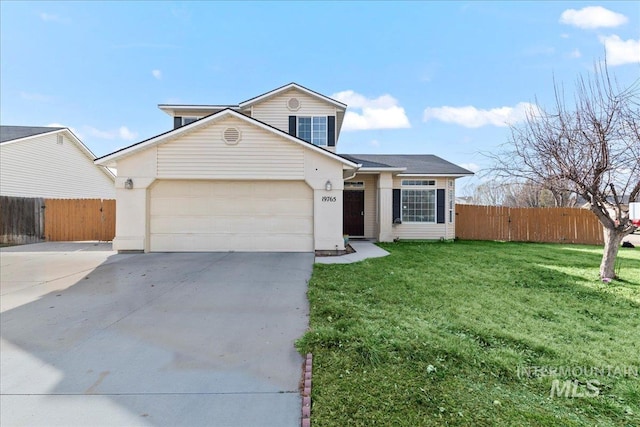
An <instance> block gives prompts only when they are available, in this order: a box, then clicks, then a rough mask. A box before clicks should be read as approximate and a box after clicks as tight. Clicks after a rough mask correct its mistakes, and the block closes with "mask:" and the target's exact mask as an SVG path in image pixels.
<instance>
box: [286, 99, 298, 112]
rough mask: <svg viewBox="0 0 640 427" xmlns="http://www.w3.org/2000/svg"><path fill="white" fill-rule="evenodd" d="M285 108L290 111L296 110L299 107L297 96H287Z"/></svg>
mask: <svg viewBox="0 0 640 427" xmlns="http://www.w3.org/2000/svg"><path fill="white" fill-rule="evenodd" d="M287 108H288V109H289V110H291V111H298V110H299V109H300V100H299V99H298V98H289V100H288V101H287Z"/></svg>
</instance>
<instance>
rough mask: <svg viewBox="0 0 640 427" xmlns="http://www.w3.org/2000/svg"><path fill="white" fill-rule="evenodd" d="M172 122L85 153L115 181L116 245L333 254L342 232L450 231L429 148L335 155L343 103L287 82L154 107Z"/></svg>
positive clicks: (450, 171) (444, 234)
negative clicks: (233, 101)
mask: <svg viewBox="0 0 640 427" xmlns="http://www.w3.org/2000/svg"><path fill="white" fill-rule="evenodd" d="M159 107H160V109H161V110H162V111H164V112H165V113H167V114H169V115H170V116H172V117H173V127H174V129H173V130H172V131H169V132H166V133H164V134H161V135H158V136H157V137H154V138H151V139H148V140H146V141H142V142H139V143H138V144H134V145H132V146H130V147H127V148H124V149H122V150H119V151H116V152H114V153H111V154H108V155H106V156H104V157H101V158H99V159H96V164H98V165H101V166H104V167H113V168H116V169H117V171H118V177H117V178H116V198H117V213H116V238H115V239H114V243H113V244H114V248H115V249H117V250H120V251H145V252H149V251H151V252H156V251H294V252H310V251H314V250H315V251H339V250H343V249H344V235H349V236H352V237H361V238H370V239H375V240H378V241H392V240H394V239H452V238H453V237H454V236H455V212H454V211H453V209H454V194H455V180H456V179H457V178H460V177H463V176H467V175H472V172H469V171H468V170H466V169H463V168H461V167H459V166H456V165H454V164H452V163H450V162H447V161H446V160H444V159H441V158H439V157H437V156H434V155H366V154H357V155H347V154H337V153H336V149H337V145H338V138H339V136H340V129H341V127H342V122H343V119H344V115H345V111H346V108H347V106H346V105H345V104H342V103H340V102H338V101H336V100H333V99H331V98H328V97H326V96H324V95H322V94H319V93H317V92H314V91H311V90H309V89H307V88H305V87H303V86H300V85H298V84H295V83H291V84H288V85H285V86H282V87H280V88H277V89H274V90H272V91H269V92H266V93H264V94H262V95H259V96H257V97H255V98H251V99H249V100H247V101H244V102H241V103H239V104H237V105H226V106H225V105H203V106H197V105H166V104H165V105H160V106H159Z"/></svg>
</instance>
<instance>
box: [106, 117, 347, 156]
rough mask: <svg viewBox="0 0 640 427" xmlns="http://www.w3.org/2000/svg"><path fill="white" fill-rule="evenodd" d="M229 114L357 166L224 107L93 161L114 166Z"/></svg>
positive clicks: (305, 146) (307, 147)
mask: <svg viewBox="0 0 640 427" xmlns="http://www.w3.org/2000/svg"><path fill="white" fill-rule="evenodd" d="M229 115H231V116H233V117H236V118H238V119H240V120H243V121H245V122H247V123H250V124H253V125H255V126H258V127H259V128H262V129H264V130H266V131H269V132H272V133H275V134H277V135H280V136H282V137H284V138H286V139H288V140H289V141H291V142H295V143H296V144H298V145H300V146H302V147H304V148H306V149H309V150H313V151H315V152H317V153H320V154H322V155H325V156H327V157H331V158H332V159H334V160H338V161H340V162H341V163H342V164H345V165H347V166H350V167H352V168H357V167H358V164H357V163H354V162H352V161H350V160H347V159H345V158H343V157H341V156H339V155H337V154H335V153H332V152H331V151H329V150H325V149H323V148H320V147H317V146H315V145H313V144H309V143H308V142H306V141H303V140H301V139H298V138H296V137H294V136H291V135H289V134H288V133H286V132H283V131H281V130H280V129H277V128H274V127H272V126H269V125H267V124H265V123H263V122H261V121H259V120H257V119H254V118H252V117H247V116H245V115H244V114H242V113H238V112H237V111H234V110H231V109H226V110H223V111H220V112H218V113H214V114H212V115H210V116H207V117H204V118H202V119H200V120H197V121H195V122H193V123H189V124H188V125H185V126H182V127H179V128H177V129H173V130H171V131H168V132H165V133H163V134H160V135H158V136H156V137H153V138H150V139H148V140H146V141H142V142H139V143H137V144H134V145H131V146H129V147H127V148H123V149H122V150H119V151H116V152H114V153H111V154H108V155H106V156H104V157H101V158H100V159H97V160H95V163H96V164H97V165H101V166H109V167H114V166H115V162H116V161H117V160H118V159H120V158H123V157H128V156H130V155H131V154H133V153H137V152H139V151H142V150H146V149H147V148H149V147H152V146H155V145H158V144H160V143H162V142H165V141H167V140H171V139H174V138H176V137H178V136H180V135H182V134H186V133H189V132H192V131H194V130H196V129H198V128H200V127H204V126H206V125H207V124H208V123H209V122H213V121H217V120H220V119H222V118H223V117H226V116H229Z"/></svg>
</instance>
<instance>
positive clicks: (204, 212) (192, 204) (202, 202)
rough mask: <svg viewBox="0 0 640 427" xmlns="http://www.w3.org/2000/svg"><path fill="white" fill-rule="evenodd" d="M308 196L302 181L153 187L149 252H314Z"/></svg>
mask: <svg viewBox="0 0 640 427" xmlns="http://www.w3.org/2000/svg"><path fill="white" fill-rule="evenodd" d="M312 195H313V192H312V190H311V188H310V187H309V186H308V185H307V184H305V183H304V182H301V181H272V182H249V181H158V182H156V183H155V184H154V186H153V187H152V189H151V201H150V217H151V218H150V236H151V239H150V240H151V242H150V249H151V251H177V252H180V251H229V250H235V251H294V252H307V251H313V198H312Z"/></svg>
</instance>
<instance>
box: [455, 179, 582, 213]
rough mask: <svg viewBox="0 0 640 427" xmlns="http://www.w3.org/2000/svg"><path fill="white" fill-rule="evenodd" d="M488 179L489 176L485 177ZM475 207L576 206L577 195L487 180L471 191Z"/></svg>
mask: <svg viewBox="0 0 640 427" xmlns="http://www.w3.org/2000/svg"><path fill="white" fill-rule="evenodd" d="M484 176H485V177H488V176H489V175H484ZM467 191H470V193H471V202H472V203H473V204H474V205H491V206H510V207H519V208H544V207H564V206H575V202H576V198H575V195H572V194H571V193H568V192H566V191H564V192H563V191H557V190H556V189H554V188H548V187H547V186H545V185H542V184H539V183H536V182H532V181H527V182H518V181H501V180H497V179H492V180H487V181H485V182H483V183H481V184H478V185H476V186H474V187H472V188H470V189H467Z"/></svg>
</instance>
